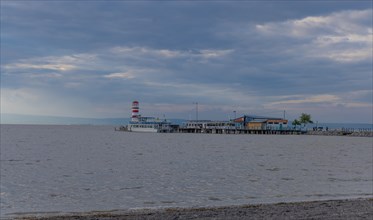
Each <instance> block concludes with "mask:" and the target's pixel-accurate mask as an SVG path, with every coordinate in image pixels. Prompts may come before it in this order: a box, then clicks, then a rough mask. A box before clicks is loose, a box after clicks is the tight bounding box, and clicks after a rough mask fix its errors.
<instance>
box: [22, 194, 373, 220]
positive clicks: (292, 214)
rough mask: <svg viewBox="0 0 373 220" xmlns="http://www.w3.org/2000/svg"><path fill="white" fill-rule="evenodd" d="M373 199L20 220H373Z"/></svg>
mask: <svg viewBox="0 0 373 220" xmlns="http://www.w3.org/2000/svg"><path fill="white" fill-rule="evenodd" d="M372 218H373V198H368V199H348V200H328V201H313V202H295V203H276V204H259V205H242V206H225V207H205V208H162V209H138V210H126V211H123V210H112V211H102V212H98V211H96V212H84V213H69V214H60V213H44V214H35V213H33V214H31V213H29V214H27V213H23V214H22V215H19V216H18V217H17V218H16V219H40V220H49V219H56V220H67V219H77V220H88V219H99V220H119V219H129V220H135V219H136V220H140V219H165V220H168V219H217V220H223V219H346V220H347V219H349V220H350V219H372Z"/></svg>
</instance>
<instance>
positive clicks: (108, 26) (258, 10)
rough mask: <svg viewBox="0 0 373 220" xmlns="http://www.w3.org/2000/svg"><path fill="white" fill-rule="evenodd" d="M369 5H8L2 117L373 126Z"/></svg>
mask: <svg viewBox="0 0 373 220" xmlns="http://www.w3.org/2000/svg"><path fill="white" fill-rule="evenodd" d="M372 16H373V15H372V2H371V1H298V2H295V1H280V2H275V1H273V2H272V1H246V2H243V1H233V2H231V1H229V2H228V1H217V2H211V1H199V2H196V1H179V2H172V1H158V2H148V1H141V2H136V1H53V2H52V1H24V2H23V1H6V0H5V1H4V0H2V1H1V113H19V114H32V115H54V116H76V117H129V116H130V105H131V102H132V101H133V100H138V101H139V102H140V111H141V113H142V114H143V115H147V116H157V117H161V116H163V115H166V117H168V118H184V119H189V118H191V119H194V118H195V105H194V104H193V103H194V102H198V103H199V118H200V119H201V118H204V119H221V120H226V119H228V118H229V117H233V114H234V113H233V111H236V112H237V116H238V115H242V114H256V115H270V116H282V115H283V113H282V112H283V110H286V113H287V114H286V117H287V118H288V119H290V120H292V119H294V118H296V117H298V116H299V115H300V114H301V113H302V112H306V113H309V114H311V115H312V117H313V119H314V120H317V121H319V122H368V123H372V83H373V82H372V32H373V31H372Z"/></svg>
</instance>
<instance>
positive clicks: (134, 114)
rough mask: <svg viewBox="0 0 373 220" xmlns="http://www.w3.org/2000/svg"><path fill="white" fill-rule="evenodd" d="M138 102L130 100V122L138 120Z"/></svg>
mask: <svg viewBox="0 0 373 220" xmlns="http://www.w3.org/2000/svg"><path fill="white" fill-rule="evenodd" d="M139 117H140V115H139V102H138V101H133V102H132V116H131V121H132V122H139Z"/></svg>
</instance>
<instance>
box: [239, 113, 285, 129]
mask: <svg viewBox="0 0 373 220" xmlns="http://www.w3.org/2000/svg"><path fill="white" fill-rule="evenodd" d="M233 122H234V123H235V126H236V127H237V128H239V129H249V130H287V129H289V127H288V120H286V119H284V118H274V117H265V116H252V115H244V116H242V117H239V118H235V119H233Z"/></svg>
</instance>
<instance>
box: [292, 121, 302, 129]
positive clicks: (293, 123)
mask: <svg viewBox="0 0 373 220" xmlns="http://www.w3.org/2000/svg"><path fill="white" fill-rule="evenodd" d="M291 124H292V125H294V126H295V129H297V125H301V123H300V121H298V119H294V120H293V122H292V123H291Z"/></svg>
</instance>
